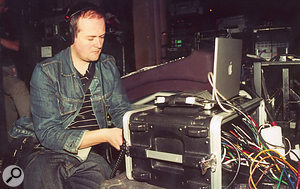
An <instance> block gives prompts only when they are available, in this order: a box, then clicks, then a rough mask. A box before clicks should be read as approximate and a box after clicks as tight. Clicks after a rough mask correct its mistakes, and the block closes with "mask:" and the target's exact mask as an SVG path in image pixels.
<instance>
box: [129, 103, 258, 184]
mask: <svg viewBox="0 0 300 189" xmlns="http://www.w3.org/2000/svg"><path fill="white" fill-rule="evenodd" d="M259 102H260V99H254V100H251V101H250V102H248V103H246V104H244V105H241V107H242V108H243V110H247V109H249V108H253V107H258V106H259ZM237 116H238V114H236V113H227V112H222V111H220V110H219V109H215V110H203V109H202V108H199V107H193V106H165V107H159V106H155V105H150V106H146V107H143V108H140V109H135V110H132V111H129V112H127V113H126V114H125V116H124V119H123V125H124V126H123V127H124V138H125V140H126V142H127V154H126V156H125V165H126V176H127V178H128V179H130V180H133V179H134V180H137V181H142V182H147V183H149V184H152V185H156V186H161V187H165V188H221V187H222V175H221V171H222V170H221V124H222V123H224V122H227V121H229V120H231V119H233V118H234V117H237Z"/></svg>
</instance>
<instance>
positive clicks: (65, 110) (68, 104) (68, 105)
mask: <svg viewBox="0 0 300 189" xmlns="http://www.w3.org/2000/svg"><path fill="white" fill-rule="evenodd" d="M80 101H82V100H81V99H73V98H68V97H63V96H61V95H60V94H57V103H58V108H59V113H60V115H62V116H66V115H69V114H72V113H74V112H76V110H77V105H78V103H79V102H80Z"/></svg>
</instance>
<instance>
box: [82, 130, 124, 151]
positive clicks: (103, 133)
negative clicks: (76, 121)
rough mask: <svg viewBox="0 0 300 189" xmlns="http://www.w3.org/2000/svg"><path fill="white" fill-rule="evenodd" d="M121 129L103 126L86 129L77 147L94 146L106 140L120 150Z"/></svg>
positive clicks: (121, 140)
mask: <svg viewBox="0 0 300 189" xmlns="http://www.w3.org/2000/svg"><path fill="white" fill-rule="evenodd" d="M122 132H123V131H122V129H119V128H104V129H97V130H93V131H86V132H85V133H84V135H83V139H82V142H81V144H80V146H79V149H82V148H87V147H90V146H94V145H97V144H100V143H104V142H108V143H109V144H110V145H111V146H113V147H114V148H115V149H117V150H120V146H121V145H122V143H123V135H122Z"/></svg>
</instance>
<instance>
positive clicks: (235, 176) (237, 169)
mask: <svg viewBox="0 0 300 189" xmlns="http://www.w3.org/2000/svg"><path fill="white" fill-rule="evenodd" d="M221 138H222V140H225V141H226V142H227V143H229V144H230V145H231V146H232V147H233V148H234V149H235V150H236V153H237V156H238V165H237V168H236V173H235V175H234V177H233V179H232V180H231V182H230V183H229V184H228V185H227V186H226V188H229V187H230V186H231V185H232V184H233V183H234V181H235V179H236V178H237V176H238V173H239V171H240V167H241V156H240V153H239V150H238V149H237V147H236V146H235V145H234V144H232V142H230V140H228V139H226V138H225V137H221Z"/></svg>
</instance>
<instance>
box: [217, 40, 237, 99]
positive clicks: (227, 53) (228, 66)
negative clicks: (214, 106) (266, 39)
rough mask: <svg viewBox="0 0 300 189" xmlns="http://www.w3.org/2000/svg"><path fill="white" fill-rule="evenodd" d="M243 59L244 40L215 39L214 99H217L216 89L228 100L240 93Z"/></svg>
mask: <svg viewBox="0 0 300 189" xmlns="http://www.w3.org/2000/svg"><path fill="white" fill-rule="evenodd" d="M241 61H242V40H240V39H232V38H220V37H217V38H216V39H215V51H214V69H213V100H216V98H215V89H217V91H218V92H219V93H220V94H221V95H223V96H224V97H225V99H226V100H228V99H230V98H232V97H234V96H237V95H238V94H239V90H240V75H241Z"/></svg>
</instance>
